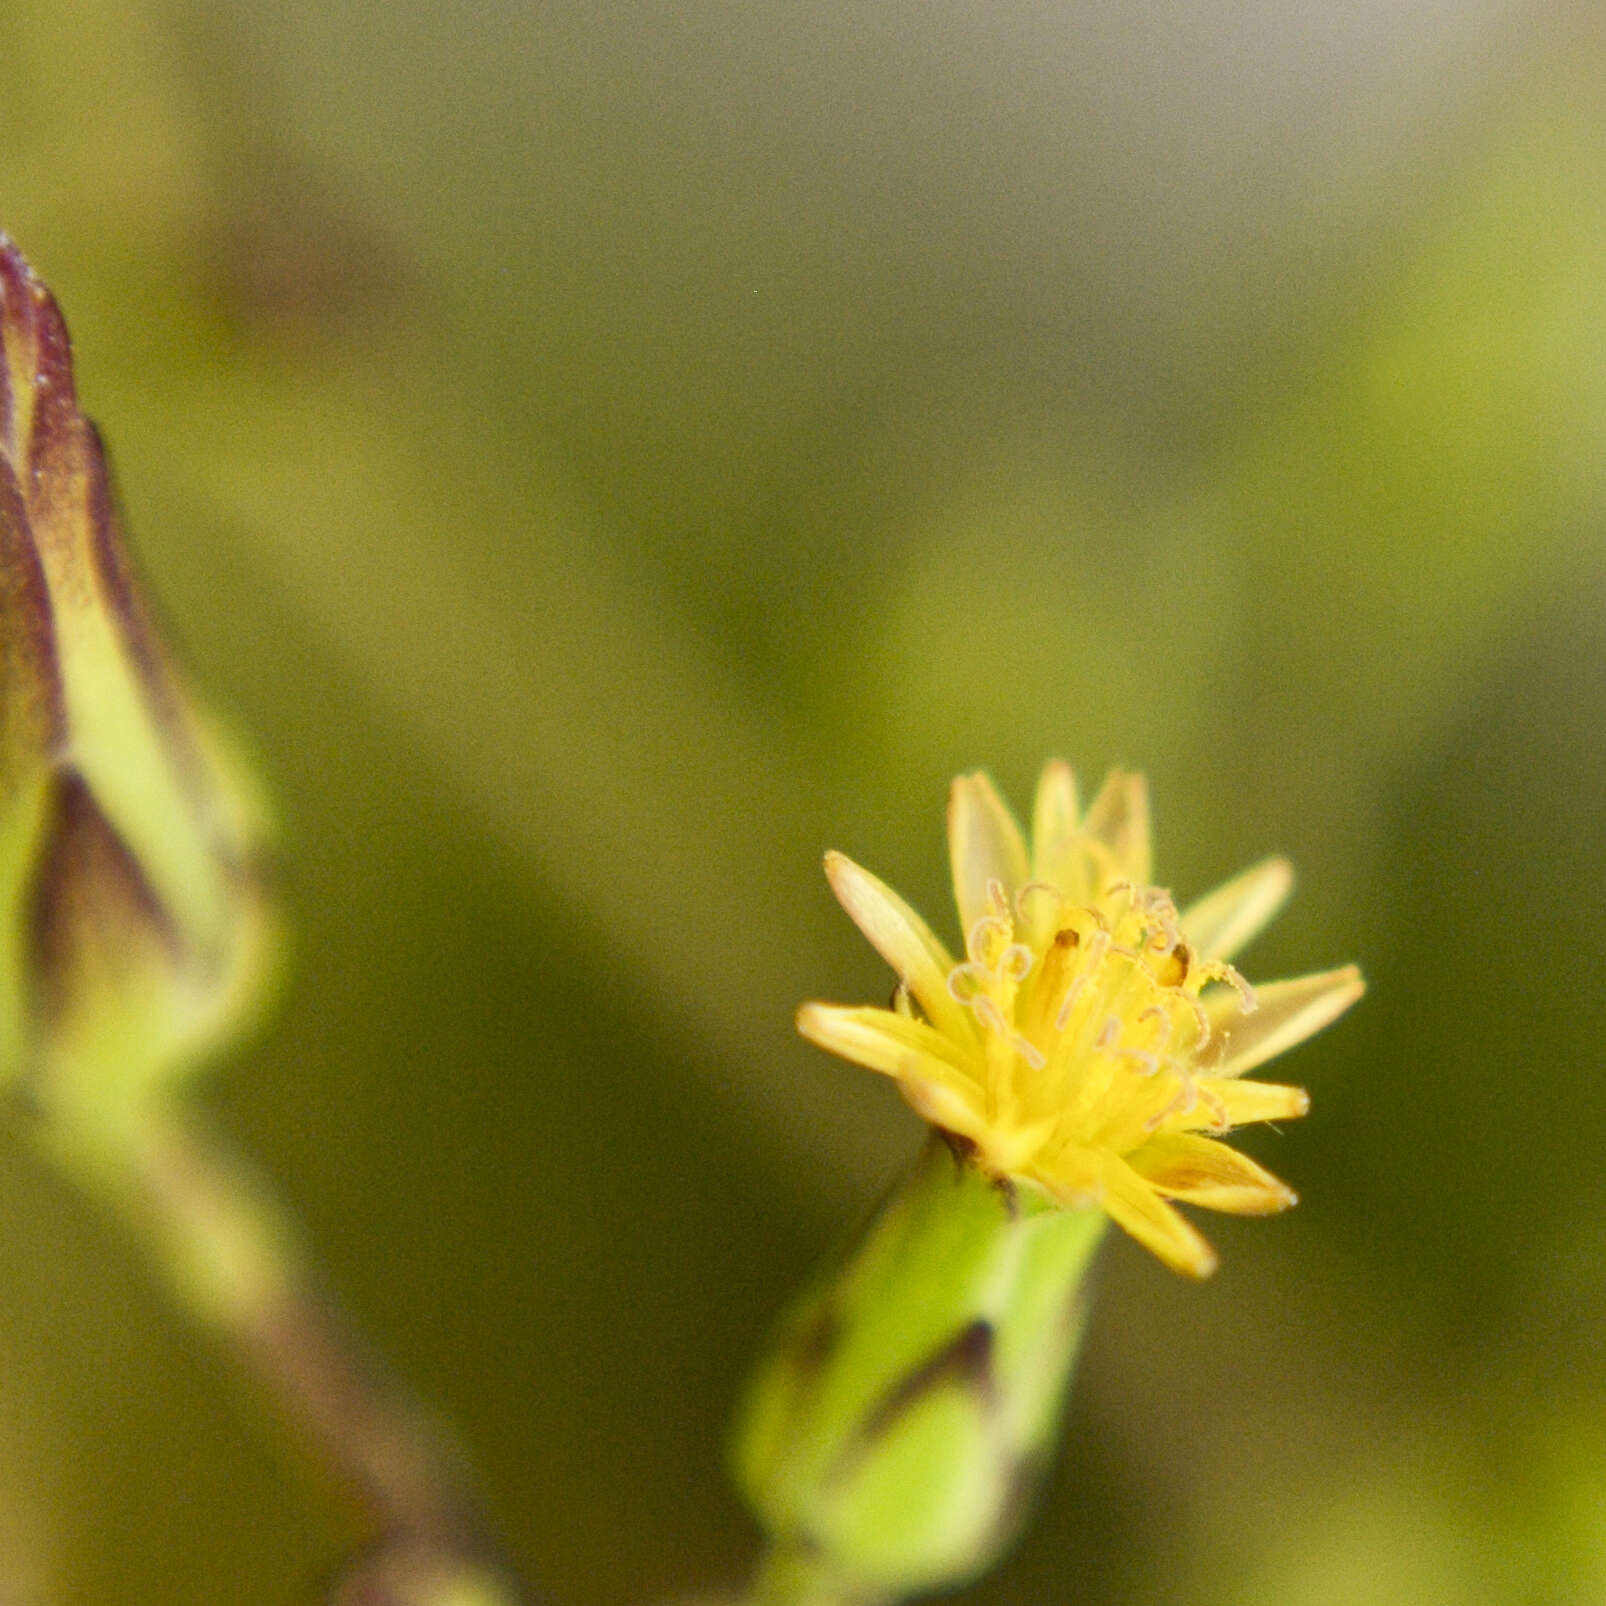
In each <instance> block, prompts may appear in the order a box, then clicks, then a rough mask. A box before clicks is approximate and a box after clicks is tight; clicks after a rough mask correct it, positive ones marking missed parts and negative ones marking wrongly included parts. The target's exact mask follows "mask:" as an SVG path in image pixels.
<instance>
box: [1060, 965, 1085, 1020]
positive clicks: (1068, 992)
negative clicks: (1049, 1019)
mask: <svg viewBox="0 0 1606 1606" xmlns="http://www.w3.org/2000/svg"><path fill="white" fill-rule="evenodd" d="M1086 986H1087V977H1086V976H1078V977H1077V978H1076V980H1075V981H1073V982H1072V983H1071V985H1070V986H1069V987H1067V988H1066V989H1065V998H1064V1001H1063V1002H1062V1003H1061V1004H1060V1007H1059V1012H1058V1013H1057V1014H1056V1015H1055V1016H1054V1030H1055V1031H1056V1032H1063V1031H1064V1030H1065V1028H1066V1027H1067V1026H1069V1025H1070V1023H1071V1011H1072V1010H1073V1009H1074V1008H1075V1007H1076V1000H1077V999H1078V998H1080V997H1081V996H1082V990H1083V988H1085V987H1086Z"/></svg>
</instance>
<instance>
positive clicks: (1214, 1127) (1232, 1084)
mask: <svg viewBox="0 0 1606 1606" xmlns="http://www.w3.org/2000/svg"><path fill="white" fill-rule="evenodd" d="M1195 1082H1196V1085H1197V1087H1198V1089H1199V1102H1198V1103H1197V1104H1195V1105H1194V1107H1193V1108H1192V1109H1191V1110H1187V1111H1181V1110H1179V1111H1177V1112H1176V1113H1175V1114H1174V1115H1170V1116H1167V1117H1166V1119H1165V1121H1164V1122H1163V1123H1162V1124H1161V1127H1160V1130H1161V1131H1162V1132H1210V1131H1216V1132H1223V1131H1225V1130H1226V1129H1227V1128H1228V1127H1231V1126H1245V1125H1247V1124H1248V1123H1249V1122H1250V1121H1292V1120H1294V1119H1295V1118H1296V1117H1297V1116H1301V1115H1304V1114H1305V1113H1306V1112H1307V1111H1308V1110H1309V1109H1310V1094H1309V1093H1307V1092H1306V1091H1305V1090H1304V1088H1302V1087H1283V1086H1282V1085H1281V1084H1279V1083H1277V1082H1247V1081H1240V1080H1237V1079H1235V1078H1228V1077H1223V1076H1200V1077H1197V1078H1195Z"/></svg>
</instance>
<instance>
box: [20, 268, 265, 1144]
mask: <svg viewBox="0 0 1606 1606" xmlns="http://www.w3.org/2000/svg"><path fill="white" fill-rule="evenodd" d="M0 356H3V360H0V1088H10V1089H13V1090H16V1091H20V1092H22V1093H23V1094H25V1095H26V1096H27V1097H29V1098H30V1099H31V1100H32V1101H33V1102H34V1103H35V1105H36V1106H37V1107H38V1108H39V1109H40V1110H41V1112H42V1113H43V1114H45V1115H47V1116H69V1115H78V1116H82V1115H86V1114H93V1113H95V1112H100V1113H102V1114H106V1113H112V1114H115V1112H116V1111H117V1110H119V1109H121V1108H125V1107H126V1106H127V1105H128V1104H129V1103H130V1102H131V1101H133V1100H135V1099H137V1098H138V1097H140V1096H142V1095H144V1094H147V1093H149V1092H151V1091H152V1090H154V1089H155V1088H157V1087H159V1086H162V1085H165V1084H166V1083H168V1082H169V1081H171V1079H172V1078H173V1077H174V1076H175V1075H176V1074H177V1073H180V1072H182V1071H183V1070H185V1069H187V1068H188V1067H189V1066H191V1065H193V1064H194V1063H195V1062H196V1061H197V1060H198V1059H199V1058H200V1057H201V1056H202V1055H203V1053H204V1052H206V1051H207V1050H209V1049H210V1048H212V1047H214V1046H215V1045H216V1044H217V1043H218V1041H219V1040H220V1039H222V1038H225V1037H227V1036H229V1035H231V1034H232V1033H233V1032H234V1031H235V1030H236V1029H237V1027H238V1025H239V1023H240V1021H241V1019H242V1016H243V1015H244V1014H245V1013H246V1012H247V1011H248V1009H249V1006H250V1005H251V1004H252V1003H254V1002H255V1001H256V1000H257V999H258V998H260V996H261V994H262V991H263V986H262V984H263V981H264V978H265V976H266V974H267V972H268V970H269V969H270V968H271V967H269V965H268V964H267V954H268V951H269V944H268V943H267V941H266V939H267V935H268V931H269V926H270V922H269V918H268V914H267V908H266V903H265V899H264V895H263V891H262V886H261V880H260V876H259V861H260V858H261V839H262V835H263V826H262V815H261V811H260V809H259V807H258V806H257V803H256V800H255V798H254V796H253V794H252V793H251V792H250V791H249V790H248V788H247V787H246V786H245V785H244V784H243V777H242V775H241V774H240V773H238V772H237V769H236V765H235V762H234V760H233V758H232V755H230V754H229V752H228V751H227V747H226V744H225V742H224V741H223V739H222V737H221V736H220V734H219V732H218V731H217V730H216V728H215V727H214V726H212V725H211V724H210V723H209V722H208V721H207V720H206V719H205V718H204V717H203V716H202V715H201V713H200V712H199V711H198V710H197V708H196V707H195V705H194V704H193V703H192V701H191V699H190V697H189V694H188V691H187V688H186V687H185V686H184V685H183V683H182V682H181V680H180V678H179V677H178V675H177V673H176V671H175V670H174V668H173V666H172V664H171V663H170V662H169V660H168V656H167V653H166V650H165V648H164V646H163V644H162V642H161V640H160V639H159V638H158V636H157V635H156V633H155V631H154V629H153V627H152V623H151V619H150V616H149V614H148V613H147V611H146V608H145V606H144V603H143V601H142V599H141V597H140V594H139V591H138V589H137V587H136V585H135V581H134V577H133V575H132V573H131V571H130V567H129V562H128V557H127V554H126V552H125V550H124V545H123V536H122V531H121V528H120V526H119V522H118V517H117V511H116V508H115V506H114V503H113V498H112V493H111V487H110V484H109V480H108V475H107V468H106V460H105V454H104V452H103V450H102V447H101V443H100V438H99V436H98V435H97V433H96V431H95V428H94V426H93V425H92V424H91V423H90V422H89V421H88V420H87V419H86V418H85V417H84V416H83V414H82V413H80V412H79V410H78V403H77V397H76V395H75V392H74V386H73V375H72V353H71V348H70V346H69V344H68V339H67V329H66V325H65V324H64V323H63V321H62V317H61V313H60V311H59V310H58V308H57V306H56V304H55V301H54V300H53V299H52V297H51V295H50V293H49V292H48V291H47V290H46V289H45V288H44V286H43V285H41V284H40V283H39V281H38V280H37V279H36V278H35V277H34V276H33V273H32V271H31V270H30V268H29V267H28V265H27V263H26V262H25V261H24V260H23V258H22V256H21V254H20V253H19V252H18V251H17V249H16V247H15V246H13V245H12V244H11V242H10V241H9V240H8V239H6V238H5V237H4V236H0Z"/></svg>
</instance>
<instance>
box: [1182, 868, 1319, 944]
mask: <svg viewBox="0 0 1606 1606" xmlns="http://www.w3.org/2000/svg"><path fill="white" fill-rule="evenodd" d="M1293 885H1294V871H1293V867H1292V866H1291V865H1290V864H1289V862H1288V861H1287V859H1262V860H1261V862H1260V863H1259V864H1257V865H1254V866H1252V867H1251V868H1250V869H1248V870H1245V871H1244V872H1243V873H1242V874H1241V875H1236V876H1234V877H1233V878H1232V880H1231V881H1228V882H1225V883H1224V884H1223V885H1221V886H1219V887H1217V888H1216V889H1215V891H1214V892H1208V893H1206V894H1205V896H1204V897H1202V898H1201V899H1199V901H1198V902H1197V903H1195V904H1191V905H1189V907H1188V908H1187V909H1185V910H1184V911H1183V912H1182V916H1181V919H1180V921H1179V922H1178V923H1179V924H1180V925H1181V927H1182V930H1183V932H1184V934H1185V935H1186V936H1187V939H1188V942H1189V943H1190V944H1191V945H1192V948H1193V951H1194V952H1195V953H1196V954H1198V956H1199V957H1200V958H1201V959H1231V958H1232V956H1233V955H1234V954H1236V953H1237V952H1238V951H1239V950H1240V949H1242V948H1243V947H1245V946H1246V945H1247V944H1248V943H1250V942H1252V941H1253V940H1254V939H1255V938H1256V937H1258V936H1259V935H1260V933H1261V932H1262V931H1264V930H1265V928H1266V926H1267V925H1268V924H1269V923H1270V922H1271V920H1272V918H1273V916H1275V915H1276V913H1277V911H1278V910H1279V909H1281V908H1282V906H1283V903H1284V901H1285V900H1286V899H1287V897H1288V894H1289V892H1290V890H1291V889H1292V888H1293Z"/></svg>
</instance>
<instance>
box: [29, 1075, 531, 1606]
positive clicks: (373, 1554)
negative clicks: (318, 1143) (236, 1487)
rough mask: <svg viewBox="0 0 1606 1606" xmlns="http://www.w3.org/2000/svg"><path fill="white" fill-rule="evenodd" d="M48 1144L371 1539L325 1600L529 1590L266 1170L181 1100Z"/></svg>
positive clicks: (525, 1599) (525, 1600)
mask: <svg viewBox="0 0 1606 1606" xmlns="http://www.w3.org/2000/svg"><path fill="white" fill-rule="evenodd" d="M40 1135H41V1137H42V1138H43V1139H44V1146H45V1148H46V1150H47V1152H48V1153H49V1154H50V1156H51V1158H52V1159H53V1160H54V1161H55V1162H56V1163H57V1164H58V1165H59V1166H60V1167H61V1168H62V1169H63V1170H65V1171H66V1172H67V1173H68V1174H69V1175H70V1176H71V1177H72V1179H73V1180H74V1181H75V1182H76V1183H78V1184H79V1185H80V1186H86V1187H88V1188H90V1189H91V1190H92V1191H94V1192H96V1193H97V1194H99V1195H100V1196H101V1197H102V1198H104V1199H106V1200H107V1201H108V1203H109V1204H110V1205H111V1206H112V1208H113V1210H114V1211H115V1213H116V1214H117V1215H119V1216H120V1217H122V1218H123V1219H124V1220H125V1221H127V1222H128V1223H129V1224H130V1225H131V1226H132V1227H133V1228H134V1229H135V1230H136V1231H137V1232H138V1233H139V1235H140V1236H141V1237H142V1238H143V1239H144V1240H145V1241H146V1243H147V1244H148V1245H149V1247H150V1249H151V1251H152V1253H153V1258H154V1259H155V1261H156V1263H157V1265H158V1266H159V1268H160V1269H161V1270H162V1272H163V1273H164V1275H165V1278H166V1281H167V1284H168V1286H169V1288H170V1289H171V1291H172V1292H173V1294H174V1295H175V1296H176V1297H177V1299H178V1300H179V1301H180V1302H181V1303H182V1304H183V1305H184V1307H185V1308H186V1309H187V1310H188V1311H189V1313H190V1314H191V1315H192V1316H193V1317H194V1318H196V1319H197V1320H198V1321H200V1322H201V1323H202V1324H203V1325H205V1326H206V1327H208V1328H210V1329H212V1330H213V1331H215V1332H217V1333H219V1334H220V1335H221V1336H222V1337H223V1338H224V1339H226V1340H227V1341H228V1342H229V1344H230V1345H231V1347H232V1348H233V1349H234V1350H235V1351H236V1353H237V1354H238V1355H239V1356H240V1357H241V1359H242V1360H243V1361H244V1363H245V1365H246V1366H247V1367H248V1369H249V1370H250V1371H251V1372H252V1373H253V1374H254V1375H255V1376H256V1377H257V1378H258V1379H259V1380H260V1381H261V1382H262V1383H263V1385H264V1386H265V1387H266V1388H267V1389H268V1391H269V1392H270V1393H271V1394H272V1395H274V1396H275V1397H276V1399H277V1400H278V1402H279V1404H280V1406H281V1408H282V1409H283V1411H284V1412H285V1414H286V1415H287V1416H288V1417H289V1418H290V1420H291V1421H292V1422H293V1423H294V1425H295V1426H296V1427H297V1428H298V1429H299V1430H300V1431H301V1432H302V1433H303V1434H305V1435H306V1437H307V1438H308V1439H309V1440H310V1441H311V1442H312V1444H313V1445H314V1446H316V1448H317V1449H318V1451H319V1452H320V1453H321V1455H322V1456H323V1457H324V1459H325V1460H326V1461H327V1463H328V1465H329V1466H330V1468H331V1469H332V1470H333V1472H334V1473H335V1475H336V1477H337V1478H338V1479H339V1480H340V1481H341V1482H342V1483H344V1484H345V1485H346V1486H347V1488H348V1489H349V1490H350V1492H351V1493H352V1495H353V1496H354V1498H355V1499H356V1501H357V1502H358V1504H359V1505H360V1506H361V1507H362V1508H363V1509H364V1510H365V1512H366V1513H367V1514H368V1516H369V1517H370V1519H371V1520H372V1522H373V1523H374V1525H375V1527H376V1529H377V1531H378V1534H379V1539H378V1542H377V1543H376V1545H375V1546H374V1547H373V1548H372V1549H371V1550H370V1551H369V1552H368V1553H367V1554H366V1555H365V1556H364V1557H363V1558H362V1559H361V1560H360V1562H359V1563H358V1564H357V1566H356V1567H355V1568H354V1569H353V1570H351V1571H350V1572H348V1573H347V1574H346V1575H344V1576H343V1577H342V1579H341V1580H340V1581H339V1582H338V1583H337V1584H336V1585H335V1586H334V1590H333V1592H332V1594H331V1595H330V1597H329V1598H330V1601H331V1602H332V1603H336V1606H535V1598H534V1597H533V1596H532V1595H531V1594H530V1593H529V1592H528V1591H527V1590H525V1589H523V1588H522V1587H521V1586H520V1585H519V1584H518V1583H517V1582H516V1581H515V1580H514V1578H513V1577H512V1574H511V1572H510V1571H509V1569H508V1567H507V1565H506V1563H505V1562H504V1561H503V1560H502V1559H501V1558H500V1557H499V1555H498V1552H497V1547H496V1545H495V1543H494V1541H493V1540H492V1539H491V1537H490V1534H489V1532H488V1525H487V1522H486V1520H485V1517H484V1515H483V1513H482V1511H481V1509H480V1504H479V1501H478V1499H477V1497H476V1495H475V1493H474V1490H473V1488H472V1485H471V1481H470V1478H469V1475H468V1470H467V1467H466V1465H465V1463H464V1460H463V1458H462V1456H461V1455H460V1454H459V1452H458V1450H457V1448H456V1446H455V1445H454V1444H453V1443H452V1442H451V1441H450V1439H449V1438H447V1437H446V1436H445V1435H444V1434H443V1432H442V1431H441V1429H440V1427H439V1425H438V1424H437V1423H436V1422H435V1421H434V1420H433V1418H432V1417H431V1416H430V1415H429V1413H428V1412H427V1411H425V1410H424V1409H423V1407H422V1406H421V1405H420V1404H419V1403H418V1402H417V1401H416V1400H414V1399H413V1398H412V1396H411V1395H410V1394H409V1393H408V1392H407V1391H406V1390H405V1389H404V1388H403V1387H402V1386H401V1385H400V1383H399V1382H398V1381H397V1380H396V1378H395V1377H394V1376H392V1375H391V1373H390V1372H389V1370H388V1369H387V1368H386V1367H385V1366H384V1364H383V1363H382V1362H381V1360H380V1359H379V1357H378V1356H377V1355H376V1354H375V1353H374V1352H373V1351H372V1349H371V1348H370V1347H369V1345H368V1344H367V1343H365V1342H364V1341H363V1339H362V1338H361V1336H360V1335H359V1334H358V1333H357V1332H356V1330H355V1328H354V1327H353V1325H352V1324H351V1322H350V1321H349V1320H348V1319H347V1317H346V1316H345V1314H344V1313H343V1312H342V1310H341V1309H340V1307H339V1305H338V1303H337V1302H336V1301H335V1300H334V1298H333V1297H332V1295H331V1294H330V1292H329V1291H328V1290H327V1288H326V1287H325V1286H324V1285H323V1283H322V1281H321V1279H320V1278H319V1277H318V1276H317V1274H316V1272H315V1270H314V1269H313V1265H312V1263H311V1260H310V1257H309V1256H308V1255H307V1253H306V1251H305V1248H304V1246H303V1244H302V1241H301V1237H300V1234H299V1233H298V1231H297V1230H296V1228H295V1225H294V1223H293V1222H292V1221H291V1219H290V1218H289V1216H288V1215H287V1214H286V1212H285V1211H284V1210H283V1209H282V1208H281V1207H280V1205H279V1204H278V1202H277V1200H276V1199H275V1198H274V1197H273V1195H272V1194H271V1193H270V1191H269V1190H268V1188H267V1187H266V1186H265V1184H264V1183H263V1182H262V1180H261V1179H260V1178H259V1177H258V1176H257V1175H256V1174H255V1173H254V1172H253V1171H252V1170H251V1169H250V1168H249V1167H248V1166H247V1165H246V1164H244V1162H243V1161H242V1160H241V1159H240V1158H239V1157H238V1156H236V1155H234V1154H232V1153H230V1152H229V1151H228V1149H227V1148H226V1147H225V1146H224V1144H223V1143H222V1142H221V1141H219V1140H218V1139H217V1138H215V1137H213V1136H212V1135H211V1134H210V1133H208V1132H207V1131H205V1130H204V1128H203V1127H201V1126H200V1125H199V1123H198V1122H197V1121H196V1120H195V1119H194V1118H193V1117H192V1116H191V1115H190V1114H189V1113H188V1112H186V1111H181V1110H173V1109H158V1108H155V1107H144V1108H142V1109H140V1110H139V1111H138V1113H137V1115H134V1116H131V1117H129V1118H128V1119H127V1120H126V1121H118V1122H115V1123H109V1124H102V1123H93V1124H92V1123H88V1122H84V1123H78V1122H74V1123H71V1124H70V1125H63V1124H60V1123H52V1124H50V1125H49V1126H48V1127H47V1128H45V1129H42V1130H41V1133H40Z"/></svg>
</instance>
